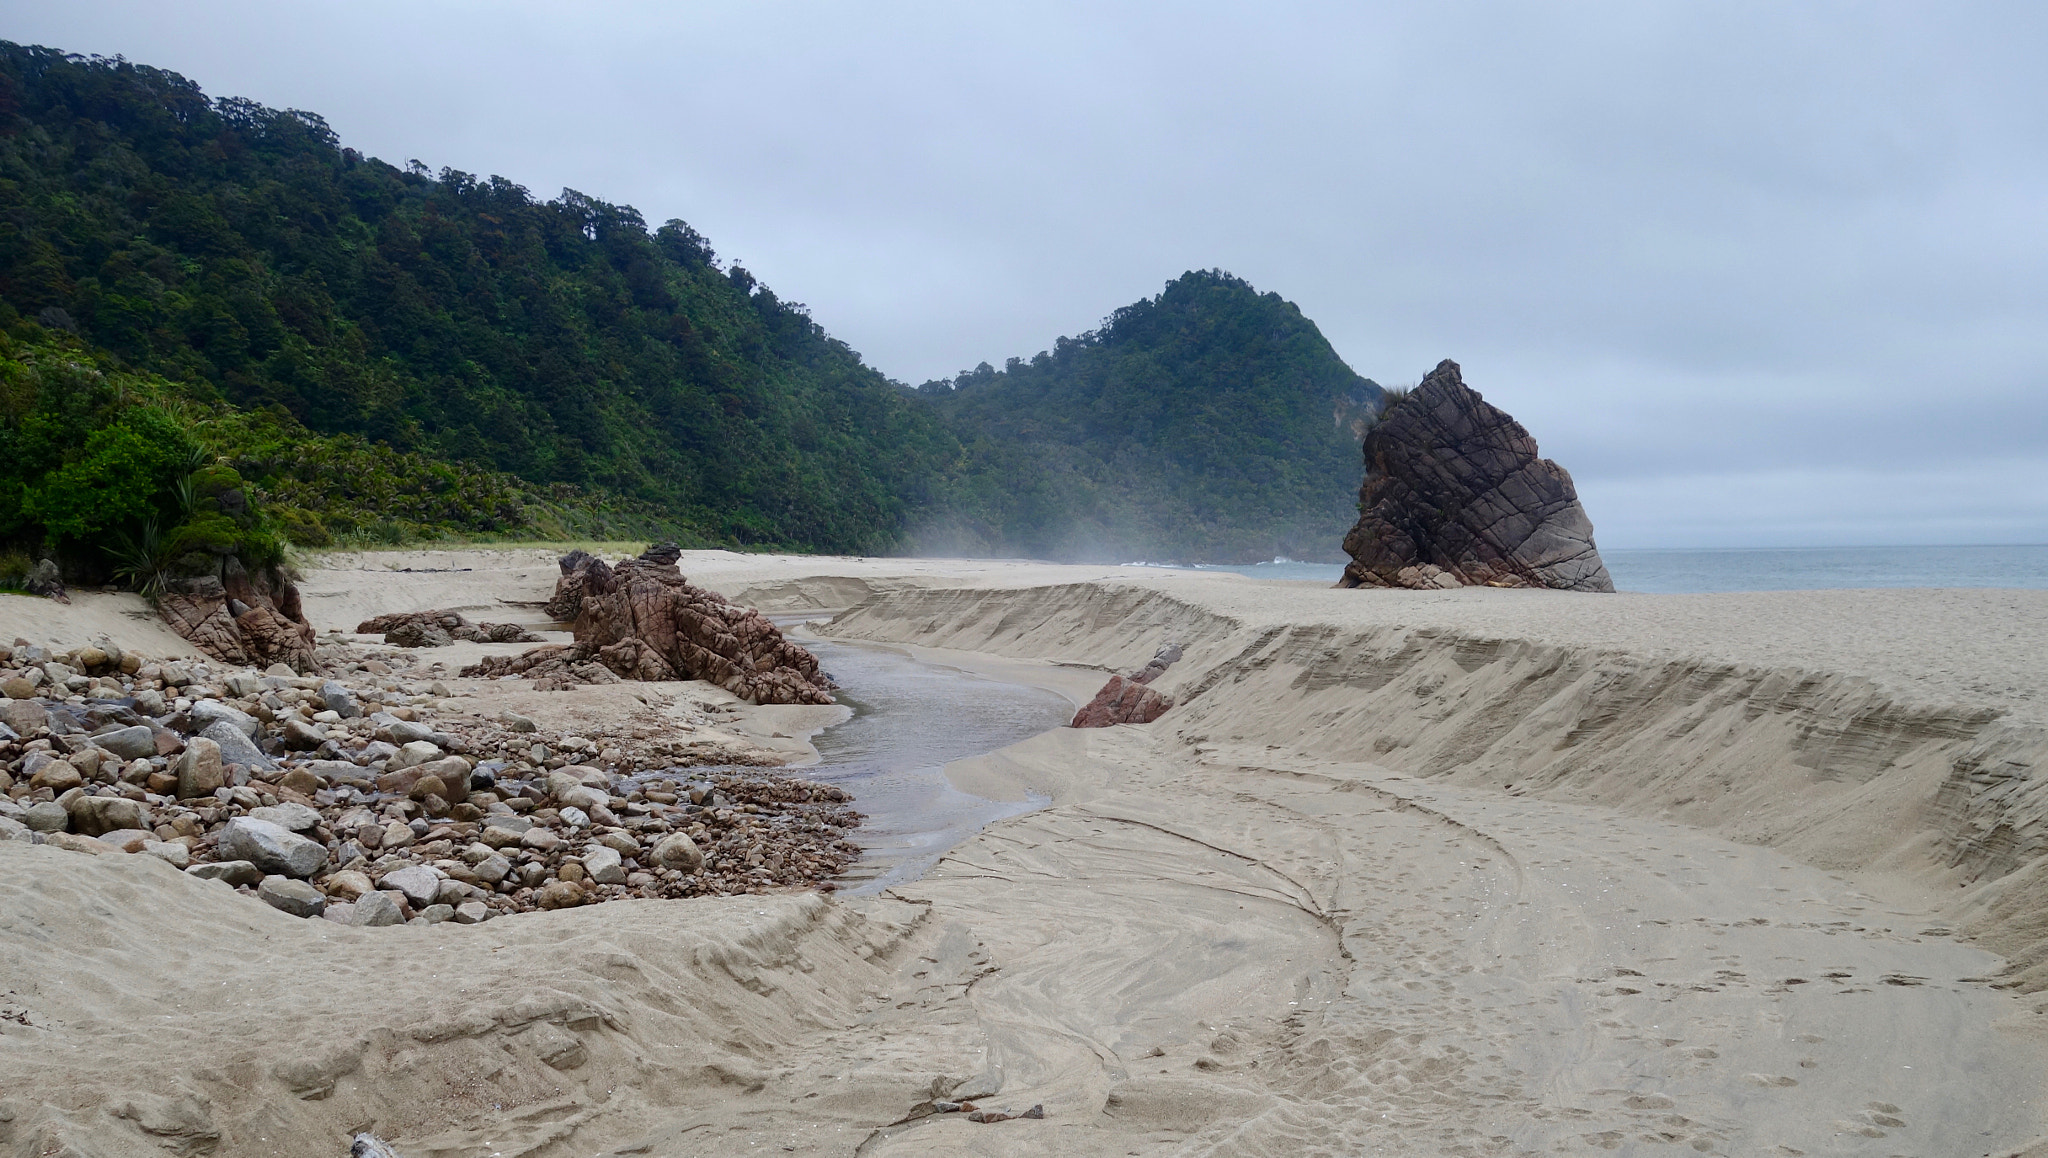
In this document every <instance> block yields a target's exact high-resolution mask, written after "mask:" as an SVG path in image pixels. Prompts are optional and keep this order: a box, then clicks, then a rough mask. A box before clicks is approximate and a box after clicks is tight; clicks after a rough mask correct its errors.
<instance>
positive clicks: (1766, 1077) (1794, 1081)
mask: <svg viewBox="0 0 2048 1158" xmlns="http://www.w3.org/2000/svg"><path fill="white" fill-rule="evenodd" d="M1742 1080H1743V1081H1746V1082H1748V1083H1750V1084H1751V1085H1756V1086H1796V1085H1798V1084H1799V1079H1798V1078H1788V1077H1786V1076H1785V1075H1784V1074H1744V1075H1742Z"/></svg>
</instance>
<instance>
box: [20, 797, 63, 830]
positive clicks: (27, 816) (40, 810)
mask: <svg viewBox="0 0 2048 1158" xmlns="http://www.w3.org/2000/svg"><path fill="white" fill-rule="evenodd" d="M21 822H22V823H23V824H25V825H27V826H28V827H29V828H31V829H33V830H35V831H36V832H41V833H51V832H62V831H64V829H65V828H66V827H67V826H69V825H70V823H71V813H70V812H69V811H68V810H67V809H66V808H65V807H64V806H63V805H61V804H59V803H57V802H56V801H54V800H45V801H43V802H41V803H39V804H31V805H29V806H28V807H27V808H25V809H23V810H22V813H21Z"/></svg>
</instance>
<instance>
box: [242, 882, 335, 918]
mask: <svg viewBox="0 0 2048 1158" xmlns="http://www.w3.org/2000/svg"><path fill="white" fill-rule="evenodd" d="M256 895H257V897H259V898H260V899H261V900H262V901H263V902H264V903H265V904H267V905H269V906H270V907H271V908H273V909H278V910H280V911H282V912H286V913H290V914H291V915H292V916H294V917H317V916H319V915H320V912H321V910H323V909H325V908H326V907H327V898H326V896H324V895H323V894H322V893H321V892H320V890H319V889H316V888H314V887H313V886H312V885H309V884H307V883H306V882H304V881H300V880H293V879H292V878H290V877H285V876H268V877H264V878H263V883H261V884H259V885H257V886H256Z"/></svg>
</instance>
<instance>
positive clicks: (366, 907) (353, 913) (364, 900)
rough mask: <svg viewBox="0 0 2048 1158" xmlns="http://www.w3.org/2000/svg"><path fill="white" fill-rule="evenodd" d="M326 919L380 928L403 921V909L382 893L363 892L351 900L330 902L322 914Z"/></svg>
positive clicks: (345, 923)
mask: <svg viewBox="0 0 2048 1158" xmlns="http://www.w3.org/2000/svg"><path fill="white" fill-rule="evenodd" d="M322 916H325V917H326V918H327V919H328V920H331V921H337V922H339V923H341V924H344V925H356V926H359V927H362V928H371V929H375V928H382V927H384V926H387V925H402V924H404V923H405V911H404V910H403V909H400V908H399V907H398V902H397V901H394V900H392V899H391V898H390V897H387V896H385V895H384V894H383V893H375V892H372V893H364V894H363V895H362V896H361V897H358V898H357V899H356V900H354V901H352V902H347V903H343V904H331V905H328V906H327V911H326V912H325V913H323V914H322Z"/></svg>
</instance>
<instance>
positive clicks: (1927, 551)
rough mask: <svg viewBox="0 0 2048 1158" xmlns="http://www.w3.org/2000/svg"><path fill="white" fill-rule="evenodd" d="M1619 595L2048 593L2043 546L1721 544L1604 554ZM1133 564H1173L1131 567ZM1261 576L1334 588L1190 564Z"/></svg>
mask: <svg viewBox="0 0 2048 1158" xmlns="http://www.w3.org/2000/svg"><path fill="white" fill-rule="evenodd" d="M1600 556H1601V558H1603V559H1605V560H1606V561H1607V572H1608V574H1610V575H1612V576H1614V585H1615V587H1616V588H1618V589H1620V590H1622V591H1644V592H1688V591H1691V592H1704V591H1814V590H1821V589H1826V588H1835V587H2034V588H2048V544H2043V543H2035V544H2027V545H2020V546H1973V547H1728V548H1713V549H1697V548H1694V549H1678V548H1674V549H1668V550H1665V549H1659V550H1603V551H1601V552H1600ZM1130 565H1131V566H1135V567H1157V566H1172V564H1158V563H1133V564H1130ZM1183 569H1187V570H1195V571H1235V572H1237V573H1238V574H1241V575H1251V576H1255V577H1258V578H1262V579H1295V580H1305V581H1309V582H1317V583H1335V582H1336V581H1337V576H1338V575H1340V574H1342V573H1343V570H1344V568H1343V567H1341V566H1339V565H1338V564H1335V563H1300V562H1296V561H1295V560H1292V559H1274V560H1272V561H1271V562H1268V563H1248V564H1234V563H1233V564H1226V563H1197V564H1194V565H1192V566H1191V567H1186V568H1183Z"/></svg>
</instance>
